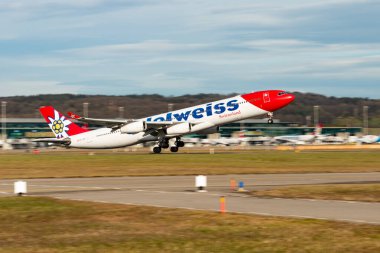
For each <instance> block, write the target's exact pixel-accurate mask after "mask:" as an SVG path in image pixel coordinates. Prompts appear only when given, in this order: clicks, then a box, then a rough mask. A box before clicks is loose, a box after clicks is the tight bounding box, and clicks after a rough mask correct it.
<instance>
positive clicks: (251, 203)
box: [0, 172, 380, 224]
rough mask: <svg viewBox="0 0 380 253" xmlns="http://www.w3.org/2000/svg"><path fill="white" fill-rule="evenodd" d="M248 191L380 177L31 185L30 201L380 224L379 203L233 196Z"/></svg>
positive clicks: (2, 185)
mask: <svg viewBox="0 0 380 253" xmlns="http://www.w3.org/2000/svg"><path fill="white" fill-rule="evenodd" d="M232 178H233V179H235V180H236V181H237V182H239V181H243V182H244V184H245V187H244V188H245V189H246V190H253V189H264V188H265V189H266V188H274V187H279V186H284V185H302V184H332V183H333V184H337V183H338V184H339V183H374V182H376V183H380V172H374V173H310V174H260V175H252V174H250V175H215V176H208V187H207V192H197V191H196V188H195V177H194V176H159V177H99V178H61V179H28V180H25V181H27V183H28V195H37V196H51V197H56V198H63V199H72V200H85V201H97V202H105V203H121V204H133V205H147V206H158V207H170V208H186V209H197V210H210V211H217V210H218V209H219V198H220V196H225V197H226V209H227V211H228V212H237V213H249V214H260V215H274V216H286V217H299V218H316V219H329V220H339V221H350V222H361V223H370V224H380V203H367V202H357V201H335V200H311V199H279V198H256V197H251V196H248V195H247V194H244V193H236V192H231V191H230V180H231V179H232ZM15 181H16V180H1V181H0V196H8V195H12V194H13V183H14V182H15Z"/></svg>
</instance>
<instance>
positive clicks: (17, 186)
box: [14, 181, 27, 196]
mask: <svg viewBox="0 0 380 253" xmlns="http://www.w3.org/2000/svg"><path fill="white" fill-rule="evenodd" d="M14 193H15V194H17V195H18V196H22V195H23V194H26V193H27V184H26V182H25V181H17V182H15V183H14Z"/></svg>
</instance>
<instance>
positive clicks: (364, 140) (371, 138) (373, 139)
mask: <svg viewBox="0 0 380 253" xmlns="http://www.w3.org/2000/svg"><path fill="white" fill-rule="evenodd" d="M378 142H380V136H377V135H364V136H362V137H357V136H350V137H348V143H359V144H373V143H378Z"/></svg>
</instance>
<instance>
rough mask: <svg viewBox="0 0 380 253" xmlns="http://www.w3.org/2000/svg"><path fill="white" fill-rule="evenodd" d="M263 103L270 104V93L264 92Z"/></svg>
mask: <svg viewBox="0 0 380 253" xmlns="http://www.w3.org/2000/svg"><path fill="white" fill-rule="evenodd" d="M263 101H264V103H269V102H270V96H269V92H264V93H263Z"/></svg>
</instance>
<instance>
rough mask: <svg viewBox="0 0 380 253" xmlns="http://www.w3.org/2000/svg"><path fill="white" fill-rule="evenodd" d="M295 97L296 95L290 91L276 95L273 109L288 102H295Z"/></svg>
mask: <svg viewBox="0 0 380 253" xmlns="http://www.w3.org/2000/svg"><path fill="white" fill-rule="evenodd" d="M294 99H295V96H294V95H293V94H290V93H288V94H285V95H282V96H277V97H275V99H274V100H273V105H272V106H273V111H275V110H278V109H280V108H282V107H285V106H287V105H288V104H290V103H291V102H293V101H294Z"/></svg>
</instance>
